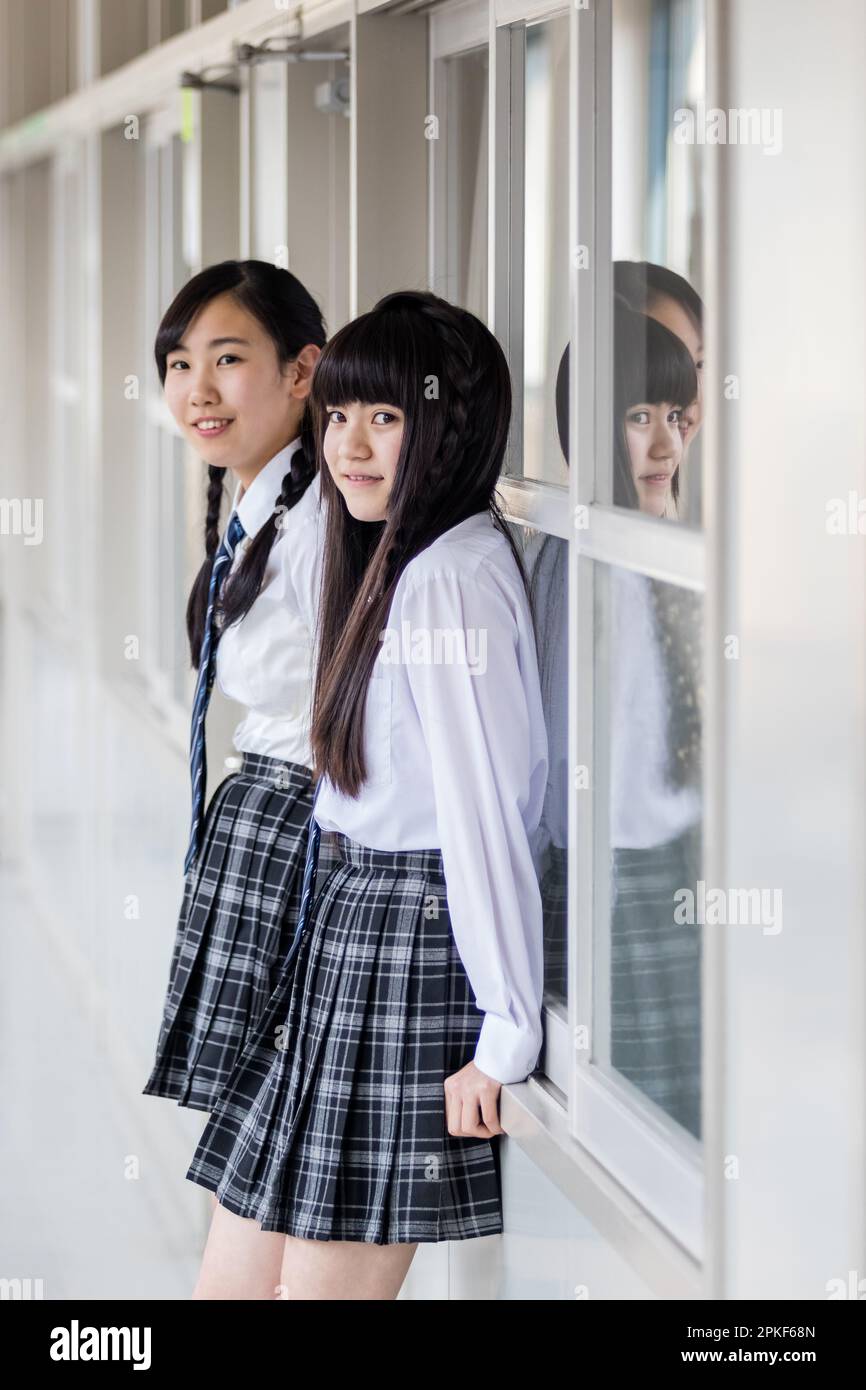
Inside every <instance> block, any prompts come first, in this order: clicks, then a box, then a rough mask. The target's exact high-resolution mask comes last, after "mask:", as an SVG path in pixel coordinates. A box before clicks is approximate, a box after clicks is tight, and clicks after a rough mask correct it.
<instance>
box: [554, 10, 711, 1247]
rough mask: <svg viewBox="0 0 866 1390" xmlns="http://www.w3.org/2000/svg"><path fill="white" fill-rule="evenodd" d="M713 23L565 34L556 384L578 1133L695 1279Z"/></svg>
mask: <svg viewBox="0 0 866 1390" xmlns="http://www.w3.org/2000/svg"><path fill="white" fill-rule="evenodd" d="M703 8H704V7H703V3H702V0H615V3H614V4H613V5H611V6H609V7H598V9H597V10H596V12H595V15H592V14H590V13H589V12H584V11H581V12H580V13H579V14H578V16H577V23H578V25H579V26H580V39H579V42H580V45H581V46H582V48H583V52H584V55H586V53H587V50H588V51H589V52H590V53H591V55H592V60H593V61H592V66H591V67H590V66H589V63H588V60H587V59H586V56H584V66H583V67H582V69H581V74H580V79H582V80H579V81H578V86H577V102H578V107H579V113H583V116H584V119H583V120H581V118H580V115H579V118H578V139H577V161H578V188H579V197H578V215H577V223H578V237H577V240H578V242H579V243H582V244H584V245H585V246H586V247H587V248H588V256H587V259H586V268H585V270H582V271H578V284H577V301H578V318H577V335H578V336H577V342H578V348H577V355H578V361H577V362H576V363H572V364H570V375H571V377H572V382H571V399H572V401H573V402H574V406H575V412H576V420H575V429H574V431H573V436H572V437H573V438H576V441H577V444H576V447H577V468H576V474H577V477H576V479H575V483H576V500H577V502H578V512H577V514H576V522H577V529H576V530H575V540H576V545H575V547H574V555H573V566H574V585H575V590H574V591H575V594H576V596H577V597H576V604H575V614H574V616H575V629H576V633H575V635H576V647H575V649H574V651H573V653H572V666H571V671H572V675H573V676H575V675H576V680H577V681H579V685H578V687H577V688H578V698H577V701H576V709H575V748H576V757H575V764H576V769H577V773H578V774H579V775H578V780H577V782H576V784H575V791H574V821H575V824H576V841H577V877H578V886H577V894H576V902H577V912H576V919H577V920H576V923H575V927H574V932H573V937H572V940H573V941H574V943H575V957H576V959H575V968H574V971H573V974H572V977H571V978H572V992H571V1014H570V1022H571V1025H572V1030H573V1041H574V1061H573V1067H574V1070H573V1085H572V1088H571V1102H572V1127H573V1132H574V1134H575V1136H576V1137H577V1138H578V1139H579V1140H580V1141H581V1143H583V1144H584V1145H585V1146H586V1147H587V1148H589V1149H590V1150H591V1151H592V1152H593V1153H594V1154H595V1155H596V1156H597V1157H598V1158H599V1159H600V1160H601V1161H602V1162H604V1163H605V1165H606V1166H607V1167H608V1168H609V1169H610V1170H611V1171H612V1172H613V1173H614V1174H615V1175H616V1176H617V1177H618V1178H619V1179H620V1180H621V1181H622V1182H623V1183H624V1184H625V1185H626V1186H627V1187H628V1188H629V1190H630V1191H631V1192H633V1193H634V1194H635V1195H636V1196H637V1197H638V1198H639V1200H640V1201H641V1202H642V1203H643V1204H644V1205H645V1206H646V1207H647V1209H648V1210H649V1211H651V1212H652V1214H653V1215H654V1216H656V1217H657V1218H658V1219H659V1220H660V1221H661V1222H662V1224H663V1225H665V1226H666V1227H667V1228H668V1229H669V1230H670V1231H671V1232H672V1233H673V1234H674V1235H675V1236H676V1237H677V1239H678V1240H679V1241H680V1242H681V1243H682V1244H683V1245H684V1246H685V1247H686V1248H687V1249H688V1250H689V1251H690V1252H691V1253H692V1254H694V1255H698V1256H699V1255H700V1252H701V1249H702V1174H701V1166H700V1142H699V1141H700V1134H701V1086H700V1080H701V1033H702V1028H701V1022H702V1020H701V927H700V926H699V925H697V921H698V918H697V916H696V903H697V900H698V898H699V893H700V888H699V882H700V880H701V877H702V871H701V862H702V811H703V798H702V790H703V789H702V722H703V677H702V672H703V652H702V648H703V604H702V590H703V559H704V555H703V536H702V533H701V530H700V521H701V485H700V484H701V478H700V463H699V437H698V436H699V430H700V423H701V420H700V396H701V376H702V364H703V352H702V343H701V337H702V305H701V300H700V288H701V281H702V247H703V230H704V219H703V194H702V185H703V170H702V165H701V153H702V149H703V147H702V146H696V145H680V144H679V143H678V141H677V137H676V130H677V124H678V116H677V113H678V112H681V111H682V110H683V109H687V108H693V107H694V106H695V104H696V103H697V102H698V101H699V100H701V99H702V98H703V96H704V94H705V93H704V86H703V80H704V79H703V75H704V67H705V57H704V14H703ZM594 110H595V111H596V112H597V120H596V121H595V122H593V111H594ZM614 114H615V119H614ZM581 131H582V132H583V134H581ZM593 189H594V191H595V196H594V197H593V196H592V190H593ZM581 275H582V276H583V277H584V278H583V279H581V278H580V277H581ZM573 495H574V494H573ZM581 513H582V514H581Z"/></svg>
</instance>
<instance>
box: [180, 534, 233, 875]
mask: <svg viewBox="0 0 866 1390" xmlns="http://www.w3.org/2000/svg"><path fill="white" fill-rule="evenodd" d="M245 535H246V532H245V531H244V528H243V526H242V524H241V519H240V517H239V516H238V514H237V512H233V513H232V515H231V517H230V519H229V524H228V526H227V527H226V533H225V535H224V536H223V538H222V541H221V542H220V545H219V548H218V550H217V553H216V555H215V556H214V562H213V569H212V571H211V577H210V586H209V588H208V592H207V613H206V615H205V620H204V635H203V637H202V640H201V654H200V656H199V663H198V680H197V681H196V686H195V699H194V700H193V705H192V728H191V730H190V738H189V771H190V777H191V779H192V828H191V830H190V836H189V848H188V850H187V852H186V859H185V860H184V865H183V871H184V873H185V874H186V873H188V872H189V869H190V866H191V865H192V864H193V863H194V861H195V857H196V855H197V854H198V851H199V845H200V841H201V828H202V813H203V811H204V793H205V783H206V782H207V758H206V756H205V746H204V719H205V715H206V714H207V707H208V704H209V702H210V693H211V689H212V687H213V683H214V677H215V676H216V660H215V656H216V648H217V642H218V641H219V636H218V635H217V637H216V639H215V638H214V622H213V616H214V607H215V605H216V600H217V593H218V591H219V589H220V588H221V587H222V582H223V580H224V579H225V577H226V575H227V574H228V572H229V570H230V568H231V563H232V556H233V555H234V553H235V546H236V545H237V543H238V541H240V540H241V539H242V538H243V537H244V536H245Z"/></svg>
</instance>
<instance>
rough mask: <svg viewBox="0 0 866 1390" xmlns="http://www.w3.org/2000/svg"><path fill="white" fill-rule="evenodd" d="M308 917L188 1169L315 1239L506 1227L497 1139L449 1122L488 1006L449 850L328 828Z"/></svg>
mask: <svg viewBox="0 0 866 1390" xmlns="http://www.w3.org/2000/svg"><path fill="white" fill-rule="evenodd" d="M323 865H324V875H323ZM308 918H309V920H308V921H307V922H306V923H301V924H300V925H299V932H298V935H297V937H296V942H295V946H294V948H293V949H292V950H291V951H290V952H289V956H288V958H287V961H286V962H285V964H284V969H283V972H282V978H281V980H280V983H279V985H278V986H277V988H276V989H275V991H274V995H273V997H272V999H271V1001H270V1003H269V1004H268V1007H267V1010H266V1012H265V1015H264V1016H263V1017H262V1020H261V1022H260V1025H259V1027H258V1028H257V1030H256V1036H255V1038H254V1039H253V1040H252V1041H251V1043H250V1045H248V1046H247V1047H246V1048H245V1050H244V1053H243V1056H242V1057H241V1059H240V1061H239V1063H238V1066H237V1068H236V1070H235V1072H234V1075H233V1076H232V1078H231V1081H230V1082H229V1084H228V1085H227V1087H226V1089H225V1091H224V1092H223V1094H222V1095H221V1096H220V1098H219V1100H218V1101H217V1104H216V1107H215V1109H214V1112H213V1114H212V1115H211V1118H210V1120H209V1121H208V1123H207V1125H206V1127H205V1130H204V1133H203V1134H202V1137H201V1139H200V1141H199V1144H198V1147H197V1149H196V1151H195V1154H194V1156H193V1159H192V1163H191V1164H190V1167H189V1170H188V1172H187V1175H186V1176H187V1177H188V1178H189V1179H190V1181H191V1182H195V1183H199V1184H200V1185H201V1186H203V1187H206V1188H209V1189H210V1190H211V1191H212V1192H215V1193H216V1196H217V1199H218V1201H219V1202H220V1203H221V1204H222V1205H223V1206H224V1207H226V1208H227V1209H228V1210H229V1211H232V1212H235V1213H236V1214H237V1215H239V1216H245V1217H250V1218H252V1219H254V1220H256V1221H257V1222H259V1223H260V1225H261V1229H262V1230H263V1231H280V1232H283V1233H284V1234H286V1235H292V1236H298V1237H302V1238H307V1239H313V1240H354V1241H365V1242H367V1243H374V1244H377V1245H382V1244H392V1243H396V1242H414V1241H441V1240H462V1239H465V1238H468V1237H472V1236H484V1235H494V1234H496V1233H498V1232H500V1231H501V1230H502V1205H501V1187H500V1167H499V1147H498V1144H499V1136H498V1135H495V1136H493V1138H492V1139H476V1138H458V1137H456V1136H454V1135H451V1134H449V1132H448V1128H447V1124H446V1114H445V1091H444V1082H445V1079H446V1078H447V1077H448V1076H451V1075H452V1074H453V1073H454V1072H456V1071H459V1070H460V1068H461V1067H463V1066H465V1065H466V1063H467V1062H469V1061H471V1060H472V1058H473V1056H474V1052H475V1045H476V1042H477V1039H478V1034H479V1031H480V1027H481V1023H482V1021H483V1014H482V1012H481V1011H480V1010H479V1009H478V1007H477V1006H476V1004H475V1001H474V997H473V994H472V990H471V987H470V984H469V980H468V978H467V975H466V971H465V969H464V967H463V964H462V962H461V960H460V957H459V955H458V953H457V948H456V945H455V942H454V935H453V932H452V930H451V921H450V916H449V912H448V902H447V897H446V891H445V878H444V872H443V866H442V856H441V853H440V851H439V850H438V849H437V850H415V851H403V852H398V853H391V852H386V851H380V850H372V849H367V848H366V847H365V846H363V845H361V844H358V843H357V842H356V841H354V840H350V839H348V838H346V837H345V836H343V835H340V834H324V833H323V835H322V852H320V858H319V876H318V885H317V890H316V892H315V895H314V897H313V900H312V906H311V909H310V911H309V914H308Z"/></svg>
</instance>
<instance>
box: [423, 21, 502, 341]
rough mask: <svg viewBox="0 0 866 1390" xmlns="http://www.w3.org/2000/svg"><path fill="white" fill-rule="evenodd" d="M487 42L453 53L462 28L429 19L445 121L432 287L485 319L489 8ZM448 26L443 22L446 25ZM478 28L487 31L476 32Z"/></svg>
mask: <svg viewBox="0 0 866 1390" xmlns="http://www.w3.org/2000/svg"><path fill="white" fill-rule="evenodd" d="M473 9H474V11H476V12H478V19H479V20H481V21H483V29H484V32H485V43H484V45H483V46H481V47H476V48H470V49H467V50H463V51H456V52H452V51H449V50H450V45H451V44H454V43H463V42H466V38H467V36H466V32H465V28H464V27H462V26H461V27H458V28H456V30H455V27H454V26H453V25H451V26H449V25H448V23H447V19H448V13H447V12H446V13H445V15H442V14H438V15H434V16H433V17H432V20H431V51H432V55H433V56H432V63H433V79H432V80H433V114H434V115H435V116H436V117H437V119H438V121H439V130H438V133H437V138H436V139H435V140H431V142H430V150H431V159H432V198H431V206H432V209H433V217H434V233H433V242H432V252H433V254H432V266H431V273H430V283H431V289H432V290H433V291H434V293H436V294H439V295H441V296H442V297H443V299H448V300H450V301H451V303H453V304H462V305H463V307H464V308H465V309H469V310H470V311H471V312H472V313H473V314H477V315H478V317H479V318H480V319H483V320H484V321H485V322H486V321H487V316H488V315H487V213H488V197H487V165H488V159H489V152H488V125H487V110H488V100H487V89H488V83H489V72H488V68H489V64H488V58H487V44H486V7H485V8H484V9H483V10H479V7H478V6H475V7H473ZM443 21H445V22H443ZM478 27H479V29H480V28H481V26H480V25H479V26H478Z"/></svg>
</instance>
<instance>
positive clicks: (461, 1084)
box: [445, 1062, 505, 1139]
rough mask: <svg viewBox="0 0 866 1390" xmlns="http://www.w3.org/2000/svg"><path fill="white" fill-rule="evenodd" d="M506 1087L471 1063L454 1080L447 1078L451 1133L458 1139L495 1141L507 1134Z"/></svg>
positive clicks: (446, 1095)
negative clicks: (502, 1096)
mask: <svg viewBox="0 0 866 1390" xmlns="http://www.w3.org/2000/svg"><path fill="white" fill-rule="evenodd" d="M501 1090H502V1083H501V1082H500V1081H494V1080H493V1077H492V1076H488V1075H487V1073H486V1072H483V1071H481V1070H480V1069H479V1068H478V1067H476V1065H475V1063H474V1062H467V1063H466V1066H465V1067H462V1068H461V1069H460V1071H456V1072H455V1073H454V1075H453V1076H447V1077H446V1078H445V1114H446V1119H447V1122H448V1133H449V1134H453V1135H456V1137H457V1138H458V1139H492V1138H493V1135H494V1134H504V1133H505V1131H504V1129H503V1128H502V1126H501V1125H500V1123H499V1111H498V1102H499V1092H500V1091H501Z"/></svg>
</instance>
